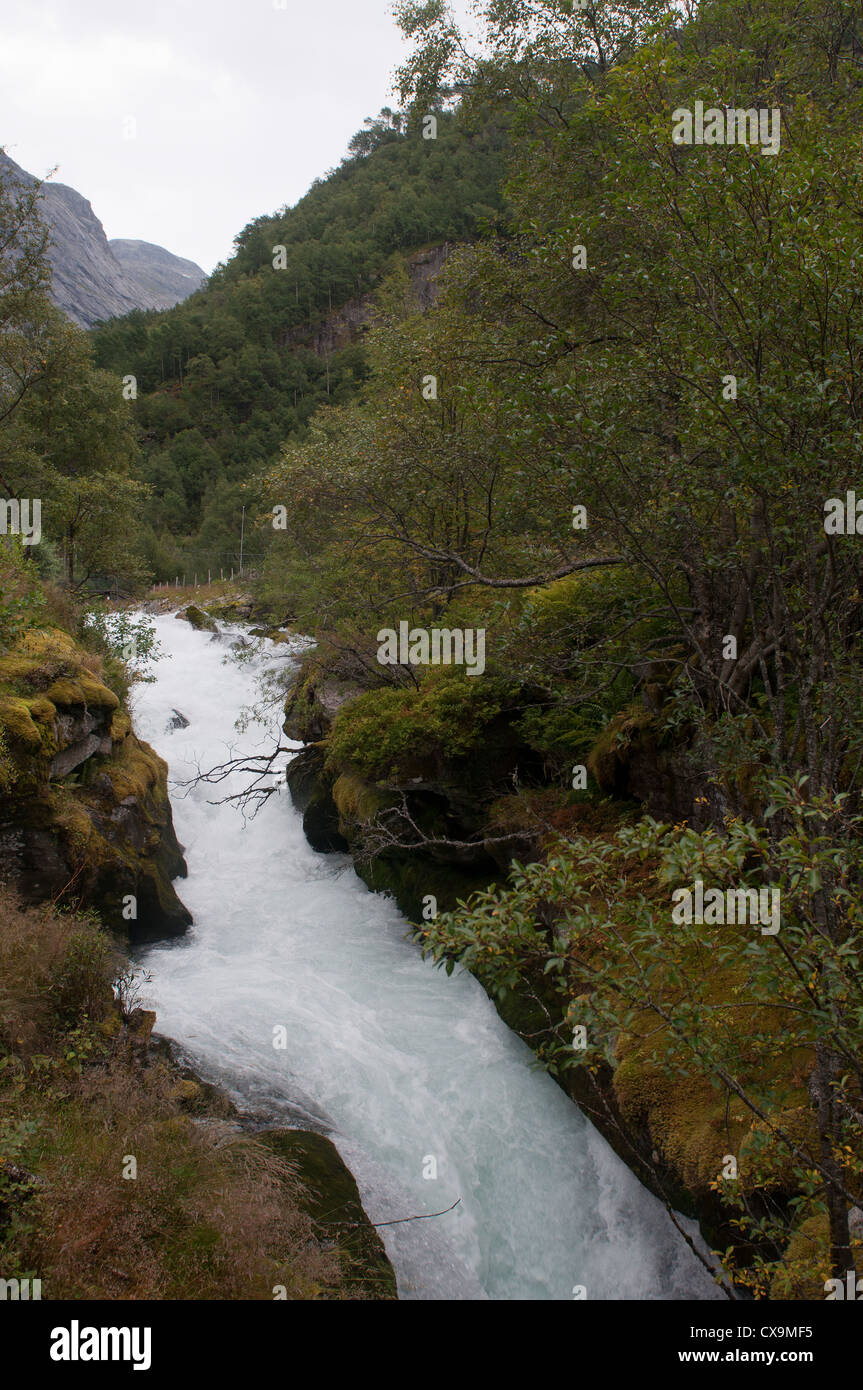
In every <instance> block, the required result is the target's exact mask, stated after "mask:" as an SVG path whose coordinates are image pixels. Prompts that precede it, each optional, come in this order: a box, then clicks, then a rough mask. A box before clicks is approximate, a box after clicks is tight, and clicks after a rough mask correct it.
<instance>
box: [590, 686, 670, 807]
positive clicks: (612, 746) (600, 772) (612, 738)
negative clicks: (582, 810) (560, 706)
mask: <svg viewBox="0 0 863 1390" xmlns="http://www.w3.org/2000/svg"><path fill="white" fill-rule="evenodd" d="M657 740H658V729H657V720H656V716H655V714H653V713H652V712H651V711H650V710H648V709H646V708H645V707H644V705H643V704H641V703H640V702H636V703H635V704H632V705H630V706H629V707H628V708H627V709H625V710H622V711H621V712H620V714H617V715H615V717H614V719H612V721H611V723H610V724H609V725H608V726H607V728H605V729H604V730H603V731H602V733H601V734H600V735H599V738H598V739H597V740H596V742H595V743H594V745H593V747H592V748H591V750H590V753H589V754H588V757H587V769H588V771H589V772H590V774H591V776H592V777H593V778H594V779H595V781H596V782H597V784H598V786H599V788H600V790H601V791H604V792H607V793H616V794H618V795H625V794H626V790H627V777H626V770H627V766H628V763H629V758H630V756H631V749H632V746H633V744H636V743H638V744H642V745H643V744H645V742H648V743H649V744H650V745H651V746H655V745H656V743H657Z"/></svg>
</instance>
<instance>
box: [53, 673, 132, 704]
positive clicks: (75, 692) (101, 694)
mask: <svg viewBox="0 0 863 1390" xmlns="http://www.w3.org/2000/svg"><path fill="white" fill-rule="evenodd" d="M46 694H47V697H48V699H49V700H52V701H53V702H54V704H55V705H87V706H88V707H89V708H94V707H95V708H102V709H111V710H114V709H118V708H119V705H120V701H119V699H118V698H117V696H116V695H115V694H114V692H113V690H109V689H108V687H107V685H103V684H102V682H101V681H100V680H97V679H96V677H95V676H93V675H91V674H90V672H89V671H79V672H78V673H77V674H76V675H75V676H74V677H68V676H67V677H65V678H63V679H61V680H57V681H54V682H53V684H52V685H51V686H49V688H48V690H47V692H46Z"/></svg>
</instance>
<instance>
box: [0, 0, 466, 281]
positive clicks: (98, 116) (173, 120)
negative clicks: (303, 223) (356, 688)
mask: <svg viewBox="0 0 863 1390" xmlns="http://www.w3.org/2000/svg"><path fill="white" fill-rule="evenodd" d="M277 6H278V7H279V8H277ZM281 6H284V8H281ZM458 8H459V9H461V4H459V6H458ZM0 26H2V38H0V144H2V145H4V146H5V148H6V151H7V153H8V154H9V155H11V157H12V158H13V159H14V160H15V161H16V162H17V163H18V164H20V165H22V167H23V168H25V169H28V170H29V171H30V172H31V173H33V174H37V175H39V176H40V177H43V176H44V175H45V174H46V173H47V172H48V170H49V169H51V168H53V166H54V165H58V166H59V168H58V170H57V174H56V176H55V177H56V179H57V180H58V181H59V182H61V183H67V184H71V186H72V187H73V188H76V189H77V190H78V192H79V193H82V194H83V195H84V197H85V198H88V199H89V200H90V202H91V203H92V204H93V210H94V212H95V213H96V216H97V217H99V218H100V219H101V221H102V222H103V223H104V226H105V230H106V232H107V234H108V236H109V237H131V238H136V239H140V240H143V241H153V242H156V243H158V244H159V245H160V246H165V247H167V249H168V250H169V251H173V252H174V253H175V254H176V255H178V256H186V257H188V258H189V259H190V260H193V261H197V262H198V263H199V264H200V265H201V266H203V268H204V270H205V271H207V272H209V271H211V270H212V269H213V267H214V266H215V265H216V264H217V262H219V261H220V260H226V259H227V258H228V256H229V255H230V254H231V251H232V241H233V238H234V237H235V236H236V234H237V233H238V232H239V231H241V229H242V228H243V227H244V226H245V224H246V223H247V222H249V221H251V220H252V218H254V217H257V216H260V215H261V214H262V213H269V212H273V211H275V210H276V209H277V208H280V207H282V206H283V205H284V204H286V203H287V204H288V205H290V204H292V203H295V202H296V201H297V199H298V198H300V197H301V196H302V194H303V193H304V192H305V191H306V189H307V188H308V187H309V185H310V183H311V182H312V180H313V179H314V178H316V177H319V176H321V175H323V174H325V173H326V171H327V170H328V169H331V168H332V167H333V166H334V165H336V164H338V163H339V161H340V159H341V157H342V155H343V154H344V153H345V152H346V149H347V144H348V141H349V140H350V138H351V136H352V135H353V134H354V132H355V131H356V130H358V129H359V128H360V127H361V126H362V123H363V120H364V118H365V117H366V116H373V115H376V114H377V112H378V111H379V110H380V108H381V106H384V105H395V104H396V99H395V95H394V93H393V91H392V76H393V72H394V69H395V68H396V66H397V65H398V63H399V62H401V61H402V60H403V58H404V55H405V53H406V51H407V49H406V45H405V43H404V41H403V39H402V36H401V34H400V32H399V30H398V28H397V27H396V24H395V20H394V19H393V17H392V0H141V3H139V0H2V17H0Z"/></svg>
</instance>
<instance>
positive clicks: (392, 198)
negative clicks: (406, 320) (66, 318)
mask: <svg viewBox="0 0 863 1390" xmlns="http://www.w3.org/2000/svg"><path fill="white" fill-rule="evenodd" d="M507 146H508V135H507V131H506V128H505V123H504V122H503V121H502V120H501V119H500V118H498V119H497V120H491V119H489V120H487V121H485V123H484V124H480V123H479V121H477V122H476V123H475V124H474V127H473V128H472V129H467V128H465V126H464V125H463V124H461V123H460V122H459V121H458V120H457V119H456V118H455V117H454V116H453V115H451V114H449V113H446V112H440V113H439V116H438V127H437V133H436V138H434V139H425V138H423V134H422V130H421V129H419V128H414V127H411V128H409V127H408V126H407V124H406V122H405V121H404V119H403V118H402V117H401V116H399V115H398V114H393V113H391V112H387V111H385V112H382V113H381V116H380V117H379V118H378V119H377V120H375V121H368V122H367V123H366V129H365V130H363V131H361V132H359V134H358V135H357V136H355V137H354V140H353V141H352V142H351V146H350V153H349V155H348V157H347V158H346V159H345V160H344V161H343V162H342V164H341V165H340V166H339V167H338V168H337V169H335V170H333V171H331V172H330V173H329V175H328V176H327V177H326V178H325V179H323V180H319V181H316V182H315V183H314V184H313V186H312V188H311V189H310V190H309V192H308V193H307V194H306V195H305V197H303V198H302V199H301V200H300V201H299V202H298V203H297V204H296V206H295V207H293V208H283V209H281V210H280V211H279V212H276V213H274V214H272V215H269V216H265V217H259V218H257V219H256V220H255V221H253V222H250V223H249V225H248V226H247V227H246V228H245V229H244V230H243V231H242V232H241V233H240V234H239V235H238V236H237V238H236V240H235V246H236V252H235V254H234V256H233V257H232V258H231V260H230V261H229V262H228V263H227V264H226V265H223V266H219V267H218V268H217V269H216V271H215V272H214V274H213V275H212V277H211V278H210V280H209V282H208V284H207V286H206V288H205V289H203V290H202V291H201V292H199V293H198V294H196V295H194V296H193V297H192V298H191V299H190V300H189V301H188V302H186V303H183V304H180V305H177V306H176V307H175V308H173V309H171V310H169V311H167V312H165V313H160V314H142V313H140V312H137V313H132V314H130V315H128V316H127V317H125V318H122V319H117V320H115V321H113V322H111V323H109V324H105V325H103V326H101V327H100V328H99V329H98V330H96V332H95V333H94V343H95V354H96V360H97V362H98V364H99V365H100V366H102V367H105V368H108V369H109V370H112V371H115V372H117V373H118V374H119V375H125V374H126V373H129V372H131V373H134V375H135V377H136V379H137V384H138V393H139V395H138V401H137V405H136V410H137V415H138V420H139V423H140V425H141V428H142V432H143V443H144V450H145V460H144V463H143V466H142V468H141V477H142V478H143V480H144V481H145V482H147V483H149V484H150V485H151V486H152V487H153V490H154V501H153V504H152V505H151V507H150V509H149V513H148V515H149V520H150V522H151V523H152V531H151V532H150V538H149V551H148V559H149V562H150V564H151V565H152V567H153V569H154V572H155V574H156V577H157V578H162V579H167V578H173V576H174V574H175V573H176V572H177V570H179V572H180V573H182V572H183V571H184V570H185V569H186V568H188V569H189V570H190V571H194V570H198V571H199V572H206V571H207V569H208V568H209V567H211V566H212V568H213V569H214V570H215V569H218V568H219V567H221V566H223V565H224V566H225V567H228V566H235V565H236V564H237V563H238V560H239V534H240V512H241V503H242V501H243V500H244V499H243V498H242V496H241V493H240V487H241V485H242V483H243V481H244V480H245V479H246V478H248V476H249V475H250V474H251V473H253V472H257V471H258V469H259V468H260V466H261V464H262V463H265V462H266V461H267V460H268V459H271V458H274V457H275V456H276V455H277V454H278V451H279V448H280V446H281V444H282V443H283V442H284V441H285V440H287V439H289V438H291V437H295V436H297V435H301V434H302V432H303V431H304V429H305V428H306V427H307V425H308V422H309V420H310V419H311V417H312V416H313V415H314V413H315V411H316V410H317V409H318V407H319V406H320V405H321V404H322V403H324V402H328V403H331V404H332V403H345V402H347V401H349V400H350V399H351V398H353V397H354V396H355V395H356V393H357V392H358V390H359V389H360V388H361V387H362V385H363V382H364V381H365V379H366V377H367V367H366V363H365V355H364V352H363V347H362V334H363V329H364V326H365V325H366V324H367V323H368V322H369V319H370V317H371V315H372V296H373V294H374V292H375V290H376V288H377V287H378V286H379V285H380V283H381V281H382V279H383V278H384V276H385V274H386V273H387V272H388V271H390V270H392V269H393V268H394V267H395V266H396V265H397V264H398V263H399V261H400V260H404V261H406V262H407V266H408V273H409V276H410V279H411V281H412V284H413V288H414V290H415V292H416V293H417V295H418V296H419V299H420V302H421V303H426V304H427V303H429V302H430V299H431V298H432V297H433V295H434V292H435V284H434V281H435V276H436V274H437V272H438V270H439V269H440V266H441V264H442V262H443V260H444V259H445V256H446V251H445V247H446V244H447V243H448V242H449V243H452V242H456V241H465V240H470V239H471V238H473V237H475V236H476V235H477V233H478V231H479V230H480V228H481V226H482V225H483V224H485V223H489V224H491V225H496V224H498V223H499V221H500V218H501V215H502V206H503V200H502V195H501V192H500V188H501V183H502V180H503V174H504V156H505V150H506V148H507ZM247 539H248V537H247ZM250 559H252V560H253V559H254V556H251V557H250V555H249V552H248V550H247V551H246V560H247V563H248V562H249V560H250Z"/></svg>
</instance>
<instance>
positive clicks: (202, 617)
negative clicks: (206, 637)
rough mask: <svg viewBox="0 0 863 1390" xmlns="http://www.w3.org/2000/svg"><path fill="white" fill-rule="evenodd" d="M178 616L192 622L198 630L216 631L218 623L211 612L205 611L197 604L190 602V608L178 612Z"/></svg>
mask: <svg viewBox="0 0 863 1390" xmlns="http://www.w3.org/2000/svg"><path fill="white" fill-rule="evenodd" d="M177 617H178V618H184V619H185V620H186V622H187V623H191V625H192V627H193V628H194V629H195V631H196V632H215V631H216V623H215V621H214V619H213V618H211V617H210V615H209V613H205V612H204V610H203V608H199V607H198V606H197V604H195V603H190V604H189V606H188V608H184V609H183V611H182V612H181V613H178V614H177Z"/></svg>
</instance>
